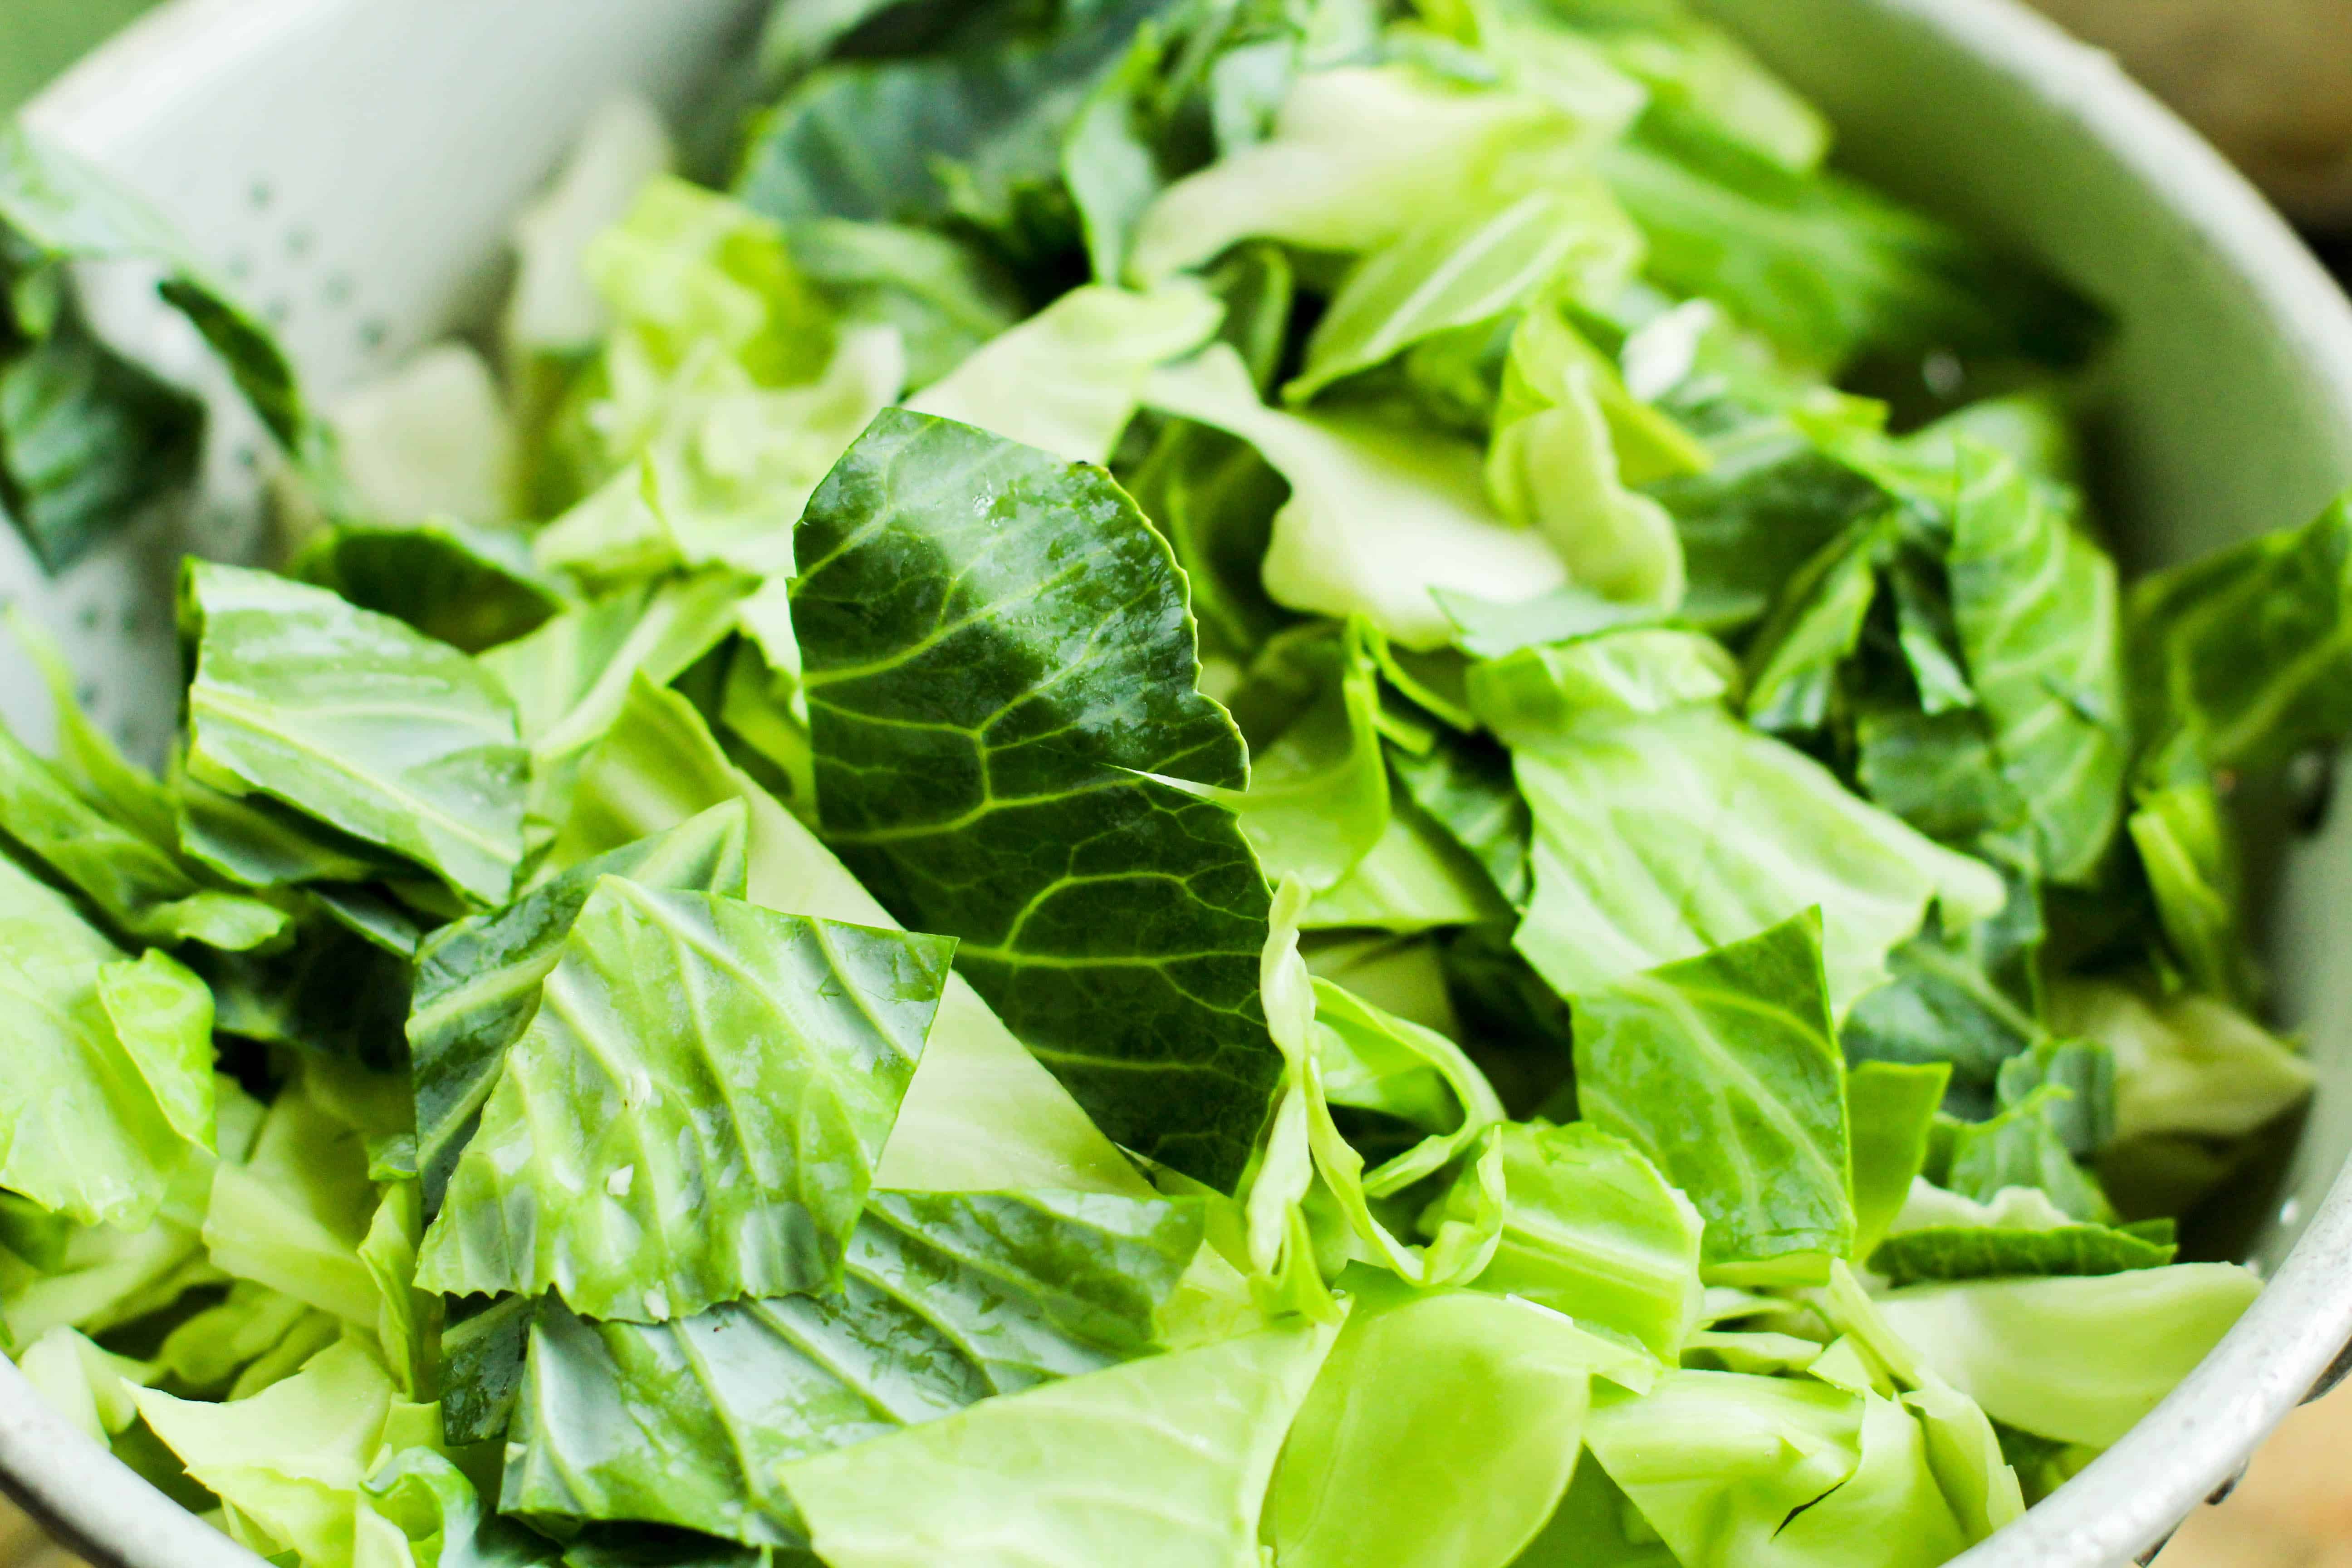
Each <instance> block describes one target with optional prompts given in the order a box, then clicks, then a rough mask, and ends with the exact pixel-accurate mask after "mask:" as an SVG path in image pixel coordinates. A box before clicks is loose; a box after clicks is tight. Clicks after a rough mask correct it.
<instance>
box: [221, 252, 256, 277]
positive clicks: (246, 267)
mask: <svg viewBox="0 0 2352 1568" xmlns="http://www.w3.org/2000/svg"><path fill="white" fill-rule="evenodd" d="M226 271H227V273H228V280H229V281H230V282H232V283H238V284H242V283H244V282H245V281H246V280H247V279H250V278H251V277H252V276H253V258H252V257H250V256H247V254H245V252H243V251H241V250H240V251H237V252H236V253H235V254H234V255H232V256H231V257H230V258H228V263H227V266H226Z"/></svg>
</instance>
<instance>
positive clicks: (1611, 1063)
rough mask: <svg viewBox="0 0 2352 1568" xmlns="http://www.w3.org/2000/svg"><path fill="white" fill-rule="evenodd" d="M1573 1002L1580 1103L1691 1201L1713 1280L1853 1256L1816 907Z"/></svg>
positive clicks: (1778, 1275)
mask: <svg viewBox="0 0 2352 1568" xmlns="http://www.w3.org/2000/svg"><path fill="white" fill-rule="evenodd" d="M1570 1010H1571V1012H1572V1013H1573V1014H1574V1016H1575V1019H1576V1093H1577V1103H1578V1106H1579V1108H1580V1110H1582V1111H1583V1113H1584V1115H1585V1116H1586V1117H1587V1118H1588V1119H1589V1120H1590V1121H1592V1122H1593V1123H1594V1124H1595V1125H1596V1126H1599V1127H1601V1128H1602V1129H1605V1130H1606V1131H1612V1132H1614V1133H1616V1134H1618V1135H1619V1136H1621V1137H1623V1138H1625V1139H1627V1140H1629V1141H1630V1142H1633V1144H1634V1146H1635V1147H1637V1148H1639V1149H1641V1150H1642V1151H1643V1152H1644V1153H1645V1154H1647V1155H1648V1156H1649V1157H1650V1158H1651V1159H1652V1160H1654V1161H1655V1162H1656V1163H1657V1164H1658V1167H1659V1169H1660V1170H1662V1171H1664V1173H1665V1174H1666V1177H1667V1179H1668V1180H1670V1181H1672V1182H1674V1183H1675V1185H1677V1186H1678V1187H1680V1188H1681V1189H1682V1190H1683V1191H1684V1192H1685V1193H1687V1194H1689V1196H1690V1201H1691V1202H1692V1203H1693V1204H1694V1205H1696V1207H1697V1209H1698V1211H1699V1213H1700V1214H1701V1215H1704V1216H1705V1218H1706V1233H1705V1237H1704V1247H1703V1256H1704V1257H1705V1258H1706V1266H1707V1268H1708V1270H1709V1273H1710V1275H1711V1276H1712V1277H1715V1278H1719V1279H1727V1280H1730V1279H1764V1280H1769V1279H1799V1278H1803V1277H1807V1276H1809V1275H1812V1274H1815V1273H1817V1272H1818V1270H1819V1269H1820V1268H1822V1263H1823V1260H1824V1259H1825V1258H1843V1257H1844V1256H1845V1255H1846V1254H1847V1253H1848V1252H1849V1251H1850V1250H1851V1249H1852V1247H1853V1239H1854V1211H1853V1195H1852V1191H1851V1184H1852V1179H1853V1178H1852V1173H1851V1169H1850V1165H1849V1160H1848V1154H1847V1142H1846V1139H1847V1134H1846V1103H1845V1077H1844V1073H1843V1066H1842V1063H1841V1060H1840V1058H1839V1055H1838V1049H1837V1043H1836V1040H1835V1039H1834V1037H1832V1032H1831V1028H1830V1014H1829V997H1828V994H1827V990H1826V987H1825V983H1824V981H1823V977H1822V947H1821V916H1820V914H1819V912H1818V911H1814V910H1807V911H1806V912H1804V913H1802V914H1800V915H1798V916H1797V917H1795V918H1794V919H1792V920H1790V921H1784V922H1783V923H1781V924H1780V925H1778V926H1774V927H1772V928H1771V929H1769V930H1768V931H1763V932H1761V933H1759V934H1758V935H1756V936H1754V937H1751V938H1749V939H1748V940H1747V941H1745V942H1731V943H1727V944H1726V945H1724V946H1722V947H1719V948H1717V949H1716V950H1715V951H1714V952H1709V953H1706V954H1704V955H1703V956H1701V957H1698V958H1691V959H1685V960H1683V961H1681V962H1680V963H1670V964H1665V965H1663V966H1661V967H1660V968H1657V969H1654V970H1652V971H1650V972H1649V973H1644V974H1638V975H1630V976H1627V977H1625V978H1623V979H1621V980H1618V981H1617V982H1615V983H1614V984H1611V985H1609V986H1608V987H1606V988H1605V989H1596V990H1592V991H1583V992H1579V993H1577V994H1575V996H1574V997H1573V998H1572V1000H1571V1002H1570Z"/></svg>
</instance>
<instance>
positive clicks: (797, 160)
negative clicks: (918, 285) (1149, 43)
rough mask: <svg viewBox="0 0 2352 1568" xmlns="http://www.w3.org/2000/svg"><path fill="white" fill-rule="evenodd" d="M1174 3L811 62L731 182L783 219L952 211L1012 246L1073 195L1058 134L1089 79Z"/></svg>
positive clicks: (1132, 5)
mask: <svg viewBox="0 0 2352 1568" xmlns="http://www.w3.org/2000/svg"><path fill="white" fill-rule="evenodd" d="M1170 9H1171V7H1170V6H1169V5H1167V4H1166V3H1165V0H1118V3H1115V4H1110V5H1099V6H1089V7H1087V8H1085V9H1084V10H1083V11H1079V12H1076V13H1074V14H1072V15H1071V16H1068V17H1067V19H1066V21H1065V22H1064V23H1063V25H1061V26H1058V27H1055V28H1054V29H1052V30H1051V31H1050V32H1049V33H1048V34H1047V36H1045V37H1011V38H1003V39H993V40H989V41H986V42H976V44H975V47H971V48H969V49H966V50H961V51H957V52H953V53H945V54H937V55H924V56H915V57H912V58H905V59H896V60H893V59H882V60H867V61H842V62H837V63H835V64H831V65H828V66H826V67H824V68H822V69H819V70H816V71H813V72H811V73H810V74H809V75H808V76H807V77H806V78H804V79H803V80H802V81H800V82H799V83H798V84H797V85H796V86H794V87H793V89H791V90H790V91H789V92H787V93H786V94H785V96H784V98H783V99H782V101H781V102H779V103H778V104H777V105H776V106H775V107H774V108H773V109H772V110H769V111H768V113H767V114H766V116H765V117H764V118H763V120H762V121H761V123H760V124H759V125H758V127H757V128H756V129H755V130H754V132H753V134H752V141H751V146H750V148H749V150H748V151H747V152H746V153H745V155H744V160H743V166H742V169H741V172H740V174H739V176H738V178H737V190H738V192H739V193H740V195H741V197H742V199H743V200H744V201H745V202H746V203H748V204H749V205H751V206H752V207H754V208H756V209H757V210H759V211H761V212H763V213H766V214H769V215H771V216H776V217H780V218H783V219H787V220H791V219H799V218H810V217H820V216H832V217H841V218H853V219H857V220H861V221H882V222H907V221H918V222H929V221H937V220H940V219H942V218H945V217H947V216H950V215H952V216H955V217H958V218H961V219H962V220H964V221H966V222H969V223H971V224H974V225H976V226H979V227H981V228H982V229H984V230H988V231H991V232H993V233H995V234H998V235H999V236H1001V237H1003V238H1004V239H1005V240H1006V241H1007V242H1008V243H1009V244H1011V245H1013V246H1014V247H1018V246H1019V245H1020V244H1021V243H1022V242H1023V241H1024V240H1034V238H1036V235H1035V234H1034V232H1033V231H1034V228H1035V227H1037V226H1043V225H1045V223H1047V222H1048V221H1050V215H1052V214H1053V213H1054V212H1055V205H1056V199H1057V198H1058V199H1059V200H1060V201H1061V202H1065V203H1066V200H1067V198H1066V195H1064V194H1063V193H1062V192H1061V191H1060V189H1059V185H1060V174H1061V157H1062V140H1063V136H1064V133H1065V132H1066V129H1067V127H1068V126H1069V124H1070V122H1071V121H1072V120H1073V118H1074V117H1075V116H1076V114H1077V113H1078V112H1079V110H1080V108H1081V106H1082V104H1083V103H1084V101H1085V100H1086V97H1087V91H1088V89H1089V87H1090V85H1091V83H1092V81H1093V79H1094V78H1095V77H1096V76H1097V73H1098V72H1100V71H1102V70H1104V69H1105V68H1108V67H1109V66H1111V65H1113V64H1114V63H1115V62H1116V61H1117V60H1118V58H1119V57H1121V56H1122V55H1124V54H1125V53H1126V52H1127V49H1128V47H1129V40H1130V39H1131V38H1132V37H1134V34H1135V31H1136V29H1137V28H1138V27H1139V26H1141V25H1143V24H1144V23H1146V22H1147V21H1148V20H1150V18H1151V17H1153V16H1157V15H1159V14H1160V13H1162V12H1165V11H1168V10H1170ZM1065 210H1066V209H1065Z"/></svg>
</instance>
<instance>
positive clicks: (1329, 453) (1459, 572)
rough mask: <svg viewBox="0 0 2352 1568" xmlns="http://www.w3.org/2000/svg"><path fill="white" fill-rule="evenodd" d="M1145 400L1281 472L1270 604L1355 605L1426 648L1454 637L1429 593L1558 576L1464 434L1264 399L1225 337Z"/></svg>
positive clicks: (1480, 590) (1393, 633) (1496, 590)
mask: <svg viewBox="0 0 2352 1568" xmlns="http://www.w3.org/2000/svg"><path fill="white" fill-rule="evenodd" d="M1144 401H1145V402H1146V403H1148V404H1150V405H1151V406H1152V407H1154V408H1157V409H1160V411H1161V412H1163V413H1168V414H1175V415H1181V416H1183V417H1185V418H1187V419H1193V420H1198V421H1199V422H1200V423H1202V424H1203V425H1211V426H1215V427H1217V428H1218V429H1221V430H1224V431H1227V432H1229V433H1230V434H1232V435H1234V436H1237V437H1241V438H1242V439H1244V440H1245V441H1247V442H1249V443H1250V445H1252V446H1253V447H1255V448H1256V449H1257V451H1258V453H1259V454H1260V455H1261V456H1262V457H1264V458H1265V460H1266V461H1267V462H1268V463H1270V464H1272V465H1273V466H1274V467H1275V468H1276V469H1278V470H1280V472H1281V474H1282V476H1283V478H1284V479H1287V480H1289V481H1290V490H1291V495H1290V500H1288V501H1287V502H1286V504H1285V505H1284V506H1283V507H1282V509H1281V510H1279V511H1278V512H1276V514H1275V518H1274V529H1273V535H1272V540H1271V542H1270V543H1269V545H1268V547H1267V549H1266V552H1265V567H1264V574H1265V591H1266V593H1267V595H1269V596H1270V597H1271V598H1272V599H1273V600H1274V602H1275V603H1276V604H1278V605H1285V606H1286V607H1288V608H1290V609H1295V610H1305V611H1310V612H1314V613H1318V614H1321V615H1327V616H1349V615H1356V614H1361V615H1363V616H1366V617H1367V618H1368V619H1369V620H1370V622H1371V623H1372V625H1373V626H1375V627H1377V628H1378V629H1379V630H1380V632H1381V634H1382V635H1383V636H1385V637H1389V638H1390V639H1391V640H1392V641H1394V642H1397V643H1399V644H1402V646H1403V647H1409V648H1429V647H1437V646H1439V645H1441V644H1443V643H1445V642H1448V641H1450V640H1451V639H1452V635H1453V627H1452V624H1451V623H1450V622H1449V621H1448V620H1447V619H1446V617H1445V616H1444V613H1443V612H1442V611H1441V610H1440V609H1439V607H1438V603H1437V600H1436V598H1435V596H1434V595H1435V594H1436V593H1437V592H1438V591H1440V590H1451V591H1454V592H1459V593H1463V594H1467V595H1473V596H1476V597H1488V598H1494V599H1499V600H1515V599H1523V598H1528V597H1532V596H1533V595H1538V594H1541V593H1543V592H1545V591H1546V590H1548V589H1551V588H1556V587H1558V586H1559V585H1560V584H1562V583H1564V582H1565V581H1566V579H1567V572H1566V569H1565V568H1564V567H1563V566H1562V565H1561V564H1560V561H1559V557H1558V556H1557V555H1556V554H1554V553H1553V552H1551V551H1550V550H1549V548H1547V547H1546V546H1545V544H1544V543H1543V542H1542V541H1541V540H1540V539H1539V538H1538V537H1537V536H1536V535H1535V534H1533V533H1531V532H1528V531H1521V530H1518V529H1514V528H1511V527H1509V526H1507V524H1506V523H1505V521H1503V519H1502V518H1501V517H1500V516H1499V515H1497V514H1496V511H1495V510H1494V507H1493V505H1492V503H1491V502H1489V501H1488V500H1487V499H1486V493H1485V481H1484V479H1483V478H1482V476H1481V473H1480V469H1479V461H1478V454H1477V452H1476V451H1475V448H1473V447H1470V446H1468V445H1467V444H1466V443H1462V442H1457V441H1453V440H1449V439H1447V438H1444V437H1423V438H1421V439H1417V440H1416V439H1406V438H1400V436H1401V433H1400V432H1399V431H1398V429H1397V428H1396V427H1395V426H1391V425H1388V424H1387V423H1385V422H1384V421H1381V420H1380V419H1377V418H1373V417H1370V416H1362V415H1352V414H1350V415H1341V414H1331V415H1314V416H1306V415H1293V414H1284V413H1279V412H1277V411H1276V410H1274V409H1270V408H1267V407H1266V406H1265V405H1263V404H1261V403H1260V402H1259V401H1258V397H1257V390H1256V387H1255V385H1254V384H1252V382H1251V380H1250V377H1249V372H1248V370H1247V368H1246V367H1245V366H1244V364H1243V363H1242V362H1241V359H1240V357H1239V356H1238V355H1237V354H1235V353H1234V352H1233V350H1232V349H1231V348H1230V347H1227V346H1225V345H1223V344H1220V345H1216V346H1214V347H1212V348H1211V349H1209V350H1208V351H1207V352H1206V353H1202V354H1200V355H1198V356H1197V357H1195V358H1194V359H1192V360H1191V361H1189V362H1187V363H1184V364H1181V365H1178V366H1173V367H1171V368H1170V369H1168V370H1164V371H1162V372H1160V374H1157V375H1155V376H1153V377H1152V378H1151V379H1150V381H1149V382H1148V383H1146V384H1145V388H1144Z"/></svg>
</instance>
